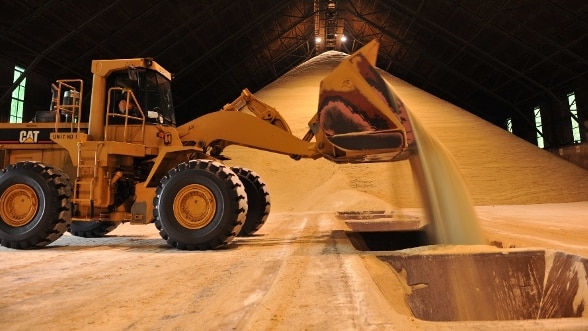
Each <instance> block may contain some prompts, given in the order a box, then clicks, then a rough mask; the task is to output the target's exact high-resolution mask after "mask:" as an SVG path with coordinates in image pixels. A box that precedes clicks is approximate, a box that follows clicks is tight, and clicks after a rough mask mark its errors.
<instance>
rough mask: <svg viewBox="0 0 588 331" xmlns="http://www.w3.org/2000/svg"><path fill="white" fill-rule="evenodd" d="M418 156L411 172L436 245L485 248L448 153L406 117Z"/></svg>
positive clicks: (476, 219)
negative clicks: (415, 142) (415, 143)
mask: <svg viewBox="0 0 588 331" xmlns="http://www.w3.org/2000/svg"><path fill="white" fill-rule="evenodd" d="M409 116H410V121H411V124H412V128H413V130H414V134H415V137H416V141H417V144H418V154H417V156H416V157H413V158H412V159H411V168H412V172H413V174H414V176H415V177H416V182H417V183H418V184H419V186H420V187H419V189H420V191H421V195H422V196H423V200H424V201H423V202H424V204H425V206H426V215H427V218H428V222H429V226H430V227H431V228H432V231H431V233H432V235H433V237H434V240H435V241H436V243H439V244H456V245H477V244H485V240H484V237H483V235H482V230H481V228H480V222H479V220H478V216H477V215H476V212H475V210H474V206H473V203H472V200H471V198H470V196H469V193H468V190H467V188H466V185H465V183H464V181H463V178H462V176H461V173H460V172H459V170H458V168H457V164H456V162H455V160H454V159H453V157H452V156H451V154H450V153H449V151H448V150H447V149H446V148H445V147H444V146H443V145H442V144H441V143H439V141H438V140H436V139H435V138H434V137H433V136H431V135H430V134H429V133H428V132H427V131H426V130H425V129H424V128H423V126H422V125H421V123H420V121H419V119H418V118H416V117H415V116H414V115H412V114H410V113H409Z"/></svg>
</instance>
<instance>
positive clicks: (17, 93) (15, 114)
mask: <svg viewBox="0 0 588 331" xmlns="http://www.w3.org/2000/svg"><path fill="white" fill-rule="evenodd" d="M22 74H24V68H21V67H19V66H15V67H14V80H13V81H12V82H13V83H14V82H16V81H17V80H18V79H19V78H20V75H22ZM26 84H27V79H26V78H24V79H23V80H22V81H21V82H20V83H19V84H18V85H17V86H16V87H15V88H14V90H13V91H12V102H11V104H10V123H22V109H23V106H24V96H25V86H26Z"/></svg>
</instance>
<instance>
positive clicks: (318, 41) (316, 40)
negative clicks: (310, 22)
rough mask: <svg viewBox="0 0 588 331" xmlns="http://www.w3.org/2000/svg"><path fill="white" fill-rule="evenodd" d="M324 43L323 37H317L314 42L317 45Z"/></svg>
mask: <svg viewBox="0 0 588 331" xmlns="http://www.w3.org/2000/svg"><path fill="white" fill-rule="evenodd" d="M321 41H322V39H321V37H315V38H314V42H315V43H317V44H320V42H321Z"/></svg>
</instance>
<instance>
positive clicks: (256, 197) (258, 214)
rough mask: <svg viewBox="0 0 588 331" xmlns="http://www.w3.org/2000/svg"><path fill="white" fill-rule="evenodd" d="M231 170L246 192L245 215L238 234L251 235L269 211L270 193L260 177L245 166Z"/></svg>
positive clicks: (263, 221) (259, 226) (259, 227)
mask: <svg viewBox="0 0 588 331" xmlns="http://www.w3.org/2000/svg"><path fill="white" fill-rule="evenodd" d="M231 170H233V172H234V173H235V174H237V176H238V177H239V179H240V180H241V182H242V183H243V186H245V193H247V217H246V219H245V224H243V227H242V228H241V231H240V232H239V236H251V235H253V234H254V233H255V232H257V231H258V230H259V229H261V227H262V226H263V224H264V223H265V221H266V220H267V217H268V216H269V213H270V207H271V203H270V195H269V193H268V191H267V186H266V184H265V182H264V181H263V180H262V179H261V177H260V176H259V175H258V174H257V173H255V172H254V171H252V170H249V169H247V168H240V167H232V168H231Z"/></svg>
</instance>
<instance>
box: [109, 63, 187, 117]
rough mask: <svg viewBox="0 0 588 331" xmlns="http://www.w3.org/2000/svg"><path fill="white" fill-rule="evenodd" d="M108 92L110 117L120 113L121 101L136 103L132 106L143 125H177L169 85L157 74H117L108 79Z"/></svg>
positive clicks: (146, 71)
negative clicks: (143, 120) (143, 118)
mask: <svg viewBox="0 0 588 331" xmlns="http://www.w3.org/2000/svg"><path fill="white" fill-rule="evenodd" d="M107 88H108V91H109V92H108V94H109V95H108V99H109V102H108V103H107V104H108V107H109V109H108V112H109V113H117V112H119V103H120V101H121V100H129V101H130V102H131V103H135V102H136V103H137V105H133V106H134V107H135V109H137V110H140V111H141V113H142V116H144V117H145V123H146V124H161V125H169V126H175V125H176V119H175V114H174V107H173V102H172V91H171V82H170V81H169V80H168V79H167V78H165V77H164V76H163V75H161V74H160V73H158V72H157V71H155V70H151V69H146V68H128V69H127V70H120V71H116V72H114V73H112V74H111V75H110V76H109V77H108V80H107ZM129 94H131V95H130V96H129ZM137 116H139V117H142V116H141V114H137Z"/></svg>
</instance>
